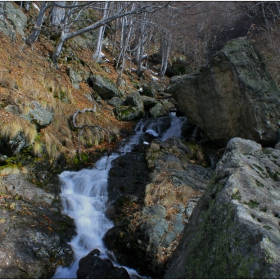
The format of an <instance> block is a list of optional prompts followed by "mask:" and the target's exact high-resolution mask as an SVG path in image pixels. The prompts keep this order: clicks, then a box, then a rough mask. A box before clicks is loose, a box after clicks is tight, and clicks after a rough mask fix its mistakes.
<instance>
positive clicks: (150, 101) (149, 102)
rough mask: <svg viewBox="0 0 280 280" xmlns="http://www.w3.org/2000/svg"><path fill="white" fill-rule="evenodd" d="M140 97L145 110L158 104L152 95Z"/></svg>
mask: <svg viewBox="0 0 280 280" xmlns="http://www.w3.org/2000/svg"><path fill="white" fill-rule="evenodd" d="M141 99H142V102H143V105H144V108H145V110H149V109H151V108H152V107H154V106H155V105H157V104H158V101H157V100H156V99H155V98H153V97H149V96H145V95H142V96H141Z"/></svg>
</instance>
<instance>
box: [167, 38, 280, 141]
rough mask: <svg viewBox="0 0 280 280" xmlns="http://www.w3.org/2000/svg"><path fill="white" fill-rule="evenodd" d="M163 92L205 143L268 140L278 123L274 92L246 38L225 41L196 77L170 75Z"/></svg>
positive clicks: (278, 99) (279, 96) (278, 96)
mask: <svg viewBox="0 0 280 280" xmlns="http://www.w3.org/2000/svg"><path fill="white" fill-rule="evenodd" d="M171 81H172V84H171V85H170V86H169V87H168V88H167V90H166V91H167V92H169V93H172V94H173V97H174V99H175V100H176V101H177V102H178V109H179V110H180V111H182V112H183V113H184V114H185V115H186V116H187V118H188V120H189V121H190V122H191V123H193V124H196V125H197V126H198V127H199V128H201V129H202V130H203V131H204V132H205V133H206V134H207V135H208V136H209V137H210V139H211V140H213V141H215V142H217V143H218V144H221V145H225V144H226V143H227V142H228V141H229V140H230V139H231V138H233V137H237V136H238V137H242V138H246V139H251V140H254V141H256V142H258V143H264V144H266V143H269V142H273V141H275V140H276V138H277V131H278V128H279V124H280V111H279V110H278V108H279V106H280V90H279V88H278V87H277V85H276V83H275V82H274V81H273V79H272V77H271V76H270V74H269V73H268V72H267V70H266V68H265V65H264V63H263V61H262V58H261V56H260V54H259V53H258V52H257V51H256V49H255V48H254V46H253V44H252V43H251V42H250V41H249V40H247V39H246V38H238V39H234V40H231V41H229V42H228V43H227V45H226V46H225V47H224V48H223V49H222V50H221V51H220V52H218V53H217V54H216V55H215V56H214V57H212V58H211V59H210V61H209V63H208V64H207V65H206V66H204V67H202V68H201V70H200V71H199V72H198V73H196V74H190V75H184V76H182V77H174V78H172V79H171Z"/></svg>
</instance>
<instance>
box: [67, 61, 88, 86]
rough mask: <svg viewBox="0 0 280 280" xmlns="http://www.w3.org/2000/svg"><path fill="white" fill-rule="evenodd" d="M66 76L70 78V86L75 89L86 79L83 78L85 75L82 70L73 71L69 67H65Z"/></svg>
mask: <svg viewBox="0 0 280 280" xmlns="http://www.w3.org/2000/svg"><path fill="white" fill-rule="evenodd" d="M67 74H68V76H69V78H70V81H71V83H72V86H73V87H74V88H75V89H79V88H80V82H82V81H85V80H86V79H87V78H88V77H85V76H86V75H85V73H84V72H83V71H82V70H79V69H74V68H72V67H70V66H68V67H67Z"/></svg>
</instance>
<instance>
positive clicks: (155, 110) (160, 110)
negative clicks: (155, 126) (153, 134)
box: [149, 103, 169, 118]
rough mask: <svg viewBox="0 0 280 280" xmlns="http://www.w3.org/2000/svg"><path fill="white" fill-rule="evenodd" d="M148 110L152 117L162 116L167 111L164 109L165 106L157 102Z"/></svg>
mask: <svg viewBox="0 0 280 280" xmlns="http://www.w3.org/2000/svg"><path fill="white" fill-rule="evenodd" d="M149 112H150V114H151V116H152V118H158V117H163V116H166V115H167V114H168V113H169V111H168V110H166V108H165V107H164V106H163V105H162V104H161V103H158V104H157V105H156V106H154V107H152V108H151V109H150V110H149Z"/></svg>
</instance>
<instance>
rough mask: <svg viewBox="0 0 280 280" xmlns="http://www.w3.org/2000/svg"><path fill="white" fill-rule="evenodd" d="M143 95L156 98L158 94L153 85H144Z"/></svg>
mask: <svg viewBox="0 0 280 280" xmlns="http://www.w3.org/2000/svg"><path fill="white" fill-rule="evenodd" d="M141 95H146V96H149V97H152V98H155V97H156V95H157V93H156V90H155V88H154V86H153V85H152V84H146V85H142V92H141Z"/></svg>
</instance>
